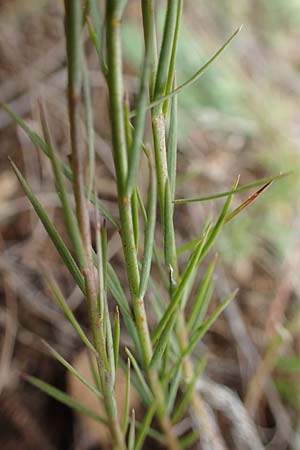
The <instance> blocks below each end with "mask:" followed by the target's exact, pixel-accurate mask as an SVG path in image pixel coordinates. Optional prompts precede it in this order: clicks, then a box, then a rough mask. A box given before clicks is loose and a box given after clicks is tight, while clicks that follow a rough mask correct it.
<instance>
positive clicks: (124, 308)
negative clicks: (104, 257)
mask: <svg viewBox="0 0 300 450" xmlns="http://www.w3.org/2000/svg"><path fill="white" fill-rule="evenodd" d="M107 275H108V276H107V283H108V289H109V291H110V292H111V294H112V296H113V297H114V299H115V300H116V302H117V305H118V307H119V308H120V312H121V315H122V318H123V320H124V323H125V326H126V330H127V332H128V334H129V336H130V337H131V339H132V341H133V343H134V347H135V349H136V351H137V354H138V357H139V359H141V358H142V351H141V345H140V341H139V337H138V333H137V329H136V325H135V322H134V319H133V317H132V313H131V310H130V309H129V306H128V302H127V298H126V295H125V293H124V291H123V289H122V286H121V284H120V281H119V279H118V277H117V274H116V272H115V271H114V269H113V267H112V266H111V264H108V266H107Z"/></svg>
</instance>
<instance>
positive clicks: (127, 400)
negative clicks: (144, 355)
mask: <svg viewBox="0 0 300 450" xmlns="http://www.w3.org/2000/svg"><path fill="white" fill-rule="evenodd" d="M125 379H126V388H125V401H124V413H123V419H122V431H123V433H124V435H125V434H126V432H127V428H128V422H129V408H130V386H131V381H130V359H129V358H128V359H127V366H126V375H125Z"/></svg>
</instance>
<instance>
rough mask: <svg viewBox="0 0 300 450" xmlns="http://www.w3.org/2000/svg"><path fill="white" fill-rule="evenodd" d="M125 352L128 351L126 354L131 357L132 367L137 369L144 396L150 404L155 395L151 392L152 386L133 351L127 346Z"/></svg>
mask: <svg viewBox="0 0 300 450" xmlns="http://www.w3.org/2000/svg"><path fill="white" fill-rule="evenodd" d="M125 352H126V355H127V356H128V358H129V359H130V362H131V365H132V367H133V368H134V370H135V373H136V376H137V379H138V381H139V383H140V386H141V388H142V390H143V393H144V396H145V398H146V399H147V403H149V404H150V403H151V402H152V398H153V395H152V392H151V390H150V388H149V386H148V384H147V382H146V380H145V378H144V375H143V373H142V370H141V369H140V367H139V365H138V363H137V361H136V359H135V357H134V356H133V354H132V353H131V351H130V350H129V348H127V347H126V348H125Z"/></svg>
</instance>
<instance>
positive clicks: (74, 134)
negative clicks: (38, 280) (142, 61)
mask: <svg viewBox="0 0 300 450" xmlns="http://www.w3.org/2000/svg"><path fill="white" fill-rule="evenodd" d="M65 10H66V19H65V20H66V37H67V55H68V100H69V120H70V136H71V149H72V169H73V191H74V197H75V204H76V216H77V219H78V223H79V229H80V233H81V237H82V241H83V247H84V252H85V259H84V261H83V266H84V267H83V275H84V278H85V284H86V293H87V304H88V311H89V320H90V325H91V330H92V336H93V342H94V346H95V348H96V350H97V352H98V356H97V366H98V372H99V376H100V380H101V387H102V392H103V398H104V404H105V410H106V413H107V417H108V425H109V428H110V431H111V434H112V437H113V441H114V444H115V445H116V447H117V448H118V450H126V445H125V439H124V435H123V433H122V430H121V427H120V424H119V421H118V414H117V405H116V400H115V396H114V391H113V383H112V381H111V374H110V372H109V367H108V362H107V351H106V341H105V337H104V332H103V317H99V314H98V306H97V287H96V279H95V272H94V265H93V253H92V242H91V231H90V220H89V210H88V200H87V198H86V195H85V180H84V162H83V161H84V157H83V145H82V137H81V132H80V122H81V120H80V94H81V87H82V80H81V74H82V72H81V71H82V68H81V62H82V61H81V57H82V43H81V20H82V11H81V2H79V1H74V0H65ZM122 169H123V168H122ZM122 173H123V171H122Z"/></svg>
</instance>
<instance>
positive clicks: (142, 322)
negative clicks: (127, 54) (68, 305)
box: [106, 0, 180, 450]
mask: <svg viewBox="0 0 300 450" xmlns="http://www.w3.org/2000/svg"><path fill="white" fill-rule="evenodd" d="M121 19H122V8H121V7H120V3H119V2H118V1H112V0H107V1H106V45H107V66H108V74H107V81H108V90H109V100H110V116H111V127H112V143H113V156H114V162H115V170H116V177H117V189H118V205H119V214H120V223H121V238H122V245H123V252H124V257H125V264H126V270H127V277H128V284H129V289H130V294H131V299H132V305H133V311H134V315H135V320H136V324H137V330H138V335H139V340H140V343H141V348H142V353H143V358H144V366H145V367H146V368H147V367H148V365H149V363H150V361H151V357H152V345H151V339H150V333H149V328H148V322H147V316H146V312H145V305H144V299H143V298H141V297H140V296H139V284H140V274H139V266H138V259H137V254H136V247H135V239H134V227H133V221H132V209H131V202H130V198H128V196H127V195H126V192H125V180H126V175H127V149H126V135H125V127H124V109H123V82H122V54H121ZM147 375H148V379H149V382H150V385H151V389H152V392H153V394H154V395H155V398H156V402H157V414H158V418H159V421H160V424H161V427H162V430H163V431H164V433H165V439H166V443H167V445H168V447H169V448H170V449H171V450H179V448H180V447H179V443H178V441H177V440H176V439H175V437H174V436H173V434H172V426H171V421H170V418H169V417H167V416H166V412H165V398H164V393H163V389H162V386H161V384H160V381H159V377H158V374H157V372H155V371H150V370H147Z"/></svg>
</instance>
